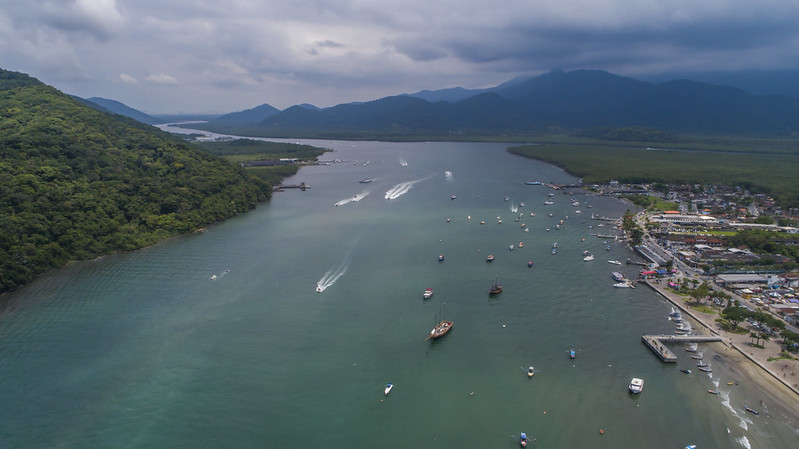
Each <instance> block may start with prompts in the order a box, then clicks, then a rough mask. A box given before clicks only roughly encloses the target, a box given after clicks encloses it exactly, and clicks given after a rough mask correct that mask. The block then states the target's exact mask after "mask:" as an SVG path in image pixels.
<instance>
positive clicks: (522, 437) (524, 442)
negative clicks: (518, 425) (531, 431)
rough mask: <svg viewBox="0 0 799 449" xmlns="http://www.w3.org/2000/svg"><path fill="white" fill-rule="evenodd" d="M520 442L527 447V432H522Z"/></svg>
mask: <svg viewBox="0 0 799 449" xmlns="http://www.w3.org/2000/svg"><path fill="white" fill-rule="evenodd" d="M519 444H520V445H521V446H522V447H527V434H526V433H524V432H522V434H521V436H520V437H519Z"/></svg>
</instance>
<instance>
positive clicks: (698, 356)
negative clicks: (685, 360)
mask: <svg viewBox="0 0 799 449" xmlns="http://www.w3.org/2000/svg"><path fill="white" fill-rule="evenodd" d="M691 358H692V359H694V360H702V353H701V352H700V353H699V354H695V355H692V356H691Z"/></svg>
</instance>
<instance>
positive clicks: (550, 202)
mask: <svg viewBox="0 0 799 449" xmlns="http://www.w3.org/2000/svg"><path fill="white" fill-rule="evenodd" d="M553 204H555V202H554V201H549V200H547V201H544V205H546V206H551V205H553Z"/></svg>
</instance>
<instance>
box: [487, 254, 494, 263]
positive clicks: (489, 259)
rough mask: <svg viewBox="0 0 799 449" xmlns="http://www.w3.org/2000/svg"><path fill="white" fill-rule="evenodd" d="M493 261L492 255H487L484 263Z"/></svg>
mask: <svg viewBox="0 0 799 449" xmlns="http://www.w3.org/2000/svg"><path fill="white" fill-rule="evenodd" d="M493 261H494V255H493V254H489V255H487V256H486V262H493Z"/></svg>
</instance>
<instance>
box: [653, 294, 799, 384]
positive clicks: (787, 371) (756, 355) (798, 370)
mask: <svg viewBox="0 0 799 449" xmlns="http://www.w3.org/2000/svg"><path fill="white" fill-rule="evenodd" d="M645 283H646V284H647V285H649V286H650V287H652V289H653V290H655V291H656V292H658V293H660V295H661V296H663V297H664V298H666V299H667V300H668V301H669V302H671V303H672V304H673V305H674V306H675V307H677V308H679V309H680V310H681V311H682V313H683V314H685V315H688V316H690V317H691V318H693V319H694V320H695V321H697V322H698V323H699V324H701V325H702V326H703V327H704V328H705V329H707V331H709V332H710V333H711V334H712V335H718V336H720V337H722V342H723V343H724V344H725V345H727V346H729V347H731V348H733V349H735V350H737V351H739V352H740V353H741V354H743V355H744V357H746V358H748V359H749V360H751V361H752V362H754V363H755V364H756V365H757V366H759V367H760V368H762V369H763V370H764V371H765V372H766V373H768V374H770V375H771V376H773V377H774V378H775V379H777V380H778V381H780V382H782V383H783V384H784V385H785V386H786V387H788V388H789V389H790V390H791V391H793V392H794V393H796V394H797V395H799V361H797V360H783V359H780V360H777V361H774V362H769V361H768V358H769V357H777V356H779V354H780V351H781V350H782V345H781V344H779V343H777V340H779V341H781V339H780V338H779V337H777V338H774V339H773V340H772V341H767V342H763V343H762V344H763V346H764V348H763V349H760V348H756V347H753V346H751V344H750V340H751V339H750V338H749V332H746V333H745V334H733V333H729V332H726V331H723V330H721V329H720V328H719V325H718V323H716V319H717V318H718V317H719V315H718V314H715V313H701V312H698V311H696V310H694V309H691V308H690V307H688V303H687V302H685V300H684V299H683V297H682V296H680V295H677V294H675V293H672V292H671V291H669V290H668V289H666V285H668V284H667V283H666V282H664V283H655V282H653V281H646V282H645ZM739 327H744V328H746V329H747V330H748V329H749V323H747V322H743V323H742V324H739Z"/></svg>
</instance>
